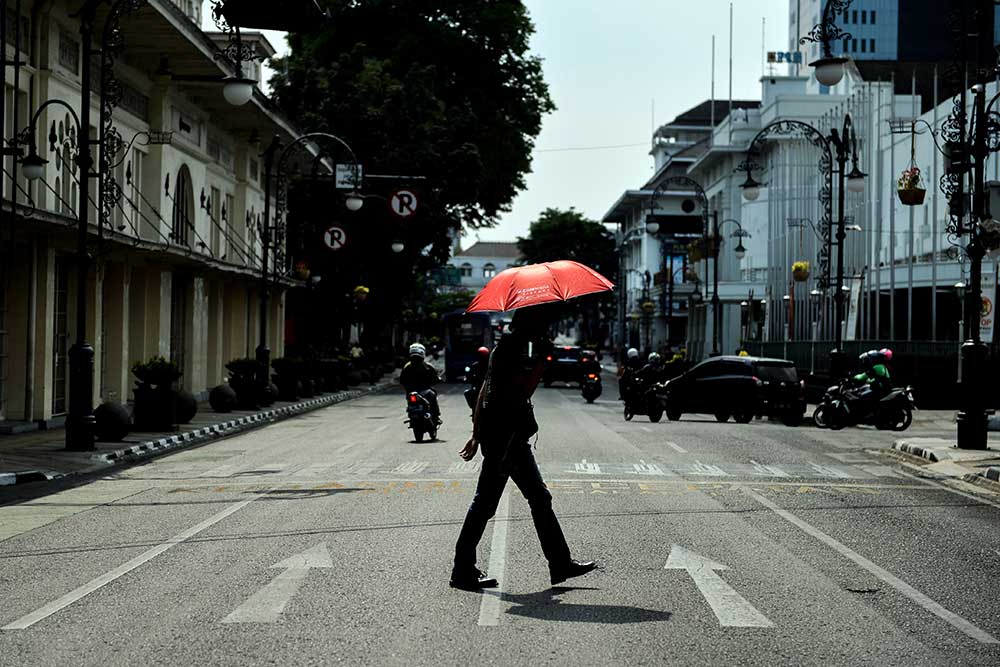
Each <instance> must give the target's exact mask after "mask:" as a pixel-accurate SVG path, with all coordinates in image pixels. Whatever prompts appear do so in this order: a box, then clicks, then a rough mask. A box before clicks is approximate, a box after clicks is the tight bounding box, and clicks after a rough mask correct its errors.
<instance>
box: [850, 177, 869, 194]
mask: <svg viewBox="0 0 1000 667" xmlns="http://www.w3.org/2000/svg"><path fill="white" fill-rule="evenodd" d="M847 191H848V192H855V193H857V192H864V191H865V177H864V176H854V175H850V176H848V177H847Z"/></svg>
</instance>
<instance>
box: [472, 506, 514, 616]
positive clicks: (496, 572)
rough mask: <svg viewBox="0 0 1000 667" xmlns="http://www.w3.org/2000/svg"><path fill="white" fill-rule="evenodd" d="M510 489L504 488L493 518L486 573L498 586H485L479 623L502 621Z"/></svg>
mask: <svg viewBox="0 0 1000 667" xmlns="http://www.w3.org/2000/svg"><path fill="white" fill-rule="evenodd" d="M509 518H510V491H509V490H507V489H504V492H503V495H502V496H501V497H500V505H499V506H498V507H497V513H496V515H495V516H494V518H493V541H492V542H491V543H490V564H489V565H488V566H487V568H486V574H488V575H489V576H491V577H493V578H494V579H496V580H497V587H496V588H484V589H483V598H482V601H481V602H480V603H479V625H498V624H499V623H500V603H501V602H502V601H503V574H504V570H505V569H506V566H507V527H508V525H509V523H510V521H508V519H509Z"/></svg>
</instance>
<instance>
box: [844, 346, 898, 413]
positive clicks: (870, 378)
mask: <svg viewBox="0 0 1000 667" xmlns="http://www.w3.org/2000/svg"><path fill="white" fill-rule="evenodd" d="M858 361H859V362H860V364H861V372H860V373H858V374H857V375H854V376H853V377H852V378H851V384H852V385H853V386H854V387H855V390H854V395H855V396H856V397H857V399H858V400H859V401H860V402H863V403H865V404H868V405H871V404H874V403H876V402H878V401H880V400H882V399H883V398H884V397H885V396H887V395H888V394H889V392H890V391H892V374H891V373H890V372H889V367H888V366H887V364H888V363H889V362H890V361H892V350H890V349H889V348H882V349H881V350H868V351H867V352H865V353H864V354H862V355H860V356H859V357H858Z"/></svg>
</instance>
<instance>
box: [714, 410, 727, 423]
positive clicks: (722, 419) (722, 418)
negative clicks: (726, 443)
mask: <svg viewBox="0 0 1000 667" xmlns="http://www.w3.org/2000/svg"><path fill="white" fill-rule="evenodd" d="M715 421H717V422H719V423H720V424H725V423H726V422H727V421H729V413H728V412H716V413H715Z"/></svg>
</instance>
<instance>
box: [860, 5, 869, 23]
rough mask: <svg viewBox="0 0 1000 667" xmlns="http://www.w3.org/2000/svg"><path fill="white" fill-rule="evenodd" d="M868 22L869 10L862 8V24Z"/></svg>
mask: <svg viewBox="0 0 1000 667" xmlns="http://www.w3.org/2000/svg"><path fill="white" fill-rule="evenodd" d="M866 23H868V11H867V10H864V9H862V10H861V25H865V24H866Z"/></svg>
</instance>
